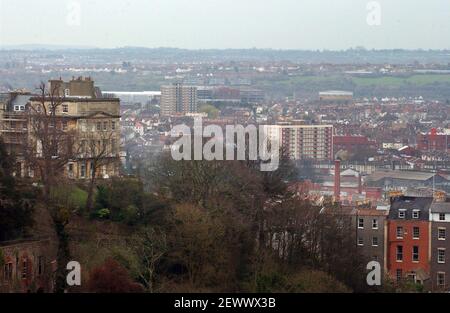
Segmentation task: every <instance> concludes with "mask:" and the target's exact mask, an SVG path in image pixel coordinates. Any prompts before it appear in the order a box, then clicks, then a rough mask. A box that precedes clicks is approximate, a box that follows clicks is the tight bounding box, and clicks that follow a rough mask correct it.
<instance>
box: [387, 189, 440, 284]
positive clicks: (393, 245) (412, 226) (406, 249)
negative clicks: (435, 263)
mask: <svg viewBox="0 0 450 313" xmlns="http://www.w3.org/2000/svg"><path fill="white" fill-rule="evenodd" d="M432 202H433V198H424V197H422V198H419V197H406V196H401V197H397V198H394V199H392V201H391V209H390V211H389V216H388V236H387V268H388V273H389V275H390V276H391V278H393V279H394V280H396V281H400V280H402V279H405V278H409V279H412V280H414V281H415V282H417V283H421V284H423V283H427V282H428V281H429V279H430V253H429V252H430V237H429V234H430V222H429V209H430V206H431V204H432Z"/></svg>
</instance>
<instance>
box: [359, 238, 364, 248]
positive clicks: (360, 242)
mask: <svg viewBox="0 0 450 313" xmlns="http://www.w3.org/2000/svg"><path fill="white" fill-rule="evenodd" d="M358 246H364V239H363V238H362V237H358Z"/></svg>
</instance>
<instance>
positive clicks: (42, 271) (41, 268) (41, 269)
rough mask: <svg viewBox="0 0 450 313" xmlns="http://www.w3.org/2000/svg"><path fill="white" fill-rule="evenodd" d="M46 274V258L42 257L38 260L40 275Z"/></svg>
mask: <svg viewBox="0 0 450 313" xmlns="http://www.w3.org/2000/svg"><path fill="white" fill-rule="evenodd" d="M43 273H44V257H43V256H40V257H39V258H38V275H42V274H43Z"/></svg>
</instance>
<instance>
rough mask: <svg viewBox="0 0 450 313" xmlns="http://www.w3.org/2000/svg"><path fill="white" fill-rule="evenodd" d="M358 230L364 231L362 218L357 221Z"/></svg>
mask: <svg viewBox="0 0 450 313" xmlns="http://www.w3.org/2000/svg"><path fill="white" fill-rule="evenodd" d="M358 228H360V229H364V219H363V218H359V219H358Z"/></svg>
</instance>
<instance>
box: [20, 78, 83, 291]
mask: <svg viewBox="0 0 450 313" xmlns="http://www.w3.org/2000/svg"><path fill="white" fill-rule="evenodd" d="M38 90H39V94H38V95H37V96H36V97H34V98H32V99H31V100H30V103H29V104H28V107H27V114H28V124H29V127H28V136H27V138H24V140H25V142H24V144H23V147H24V149H23V150H24V151H23V154H24V157H25V161H26V163H27V166H28V167H29V168H30V169H32V170H33V172H34V173H35V174H37V177H36V178H38V179H40V181H41V182H42V184H43V194H44V203H45V204H46V207H47V210H48V212H49V215H50V216H51V218H52V220H53V225H54V229H55V232H56V235H57V236H58V239H59V242H58V252H57V264H58V267H57V273H56V275H55V291H56V292H63V291H64V290H65V286H66V285H65V268H66V264H67V262H68V261H69V258H70V252H69V246H68V236H67V233H66V231H65V227H66V225H67V224H68V222H69V215H70V214H69V212H68V211H67V209H66V208H61V207H59V206H58V204H57V203H54V201H52V198H51V195H52V190H53V189H54V187H55V186H57V184H58V183H59V182H60V180H61V179H62V177H63V173H64V168H65V166H66V165H67V163H68V162H69V161H70V160H72V159H73V158H74V157H75V155H76V151H74V149H73V148H74V141H75V132H74V131H72V130H69V129H68V127H67V122H68V119H67V117H64V116H62V115H59V114H58V112H59V110H60V108H61V107H62V106H63V105H64V102H65V100H66V99H65V97H64V96H61V95H60V94H59V91H60V90H59V86H58V85H55V86H51V87H50V90H48V89H47V88H46V86H45V83H43V82H42V83H41V84H40V86H39V88H38Z"/></svg>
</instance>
